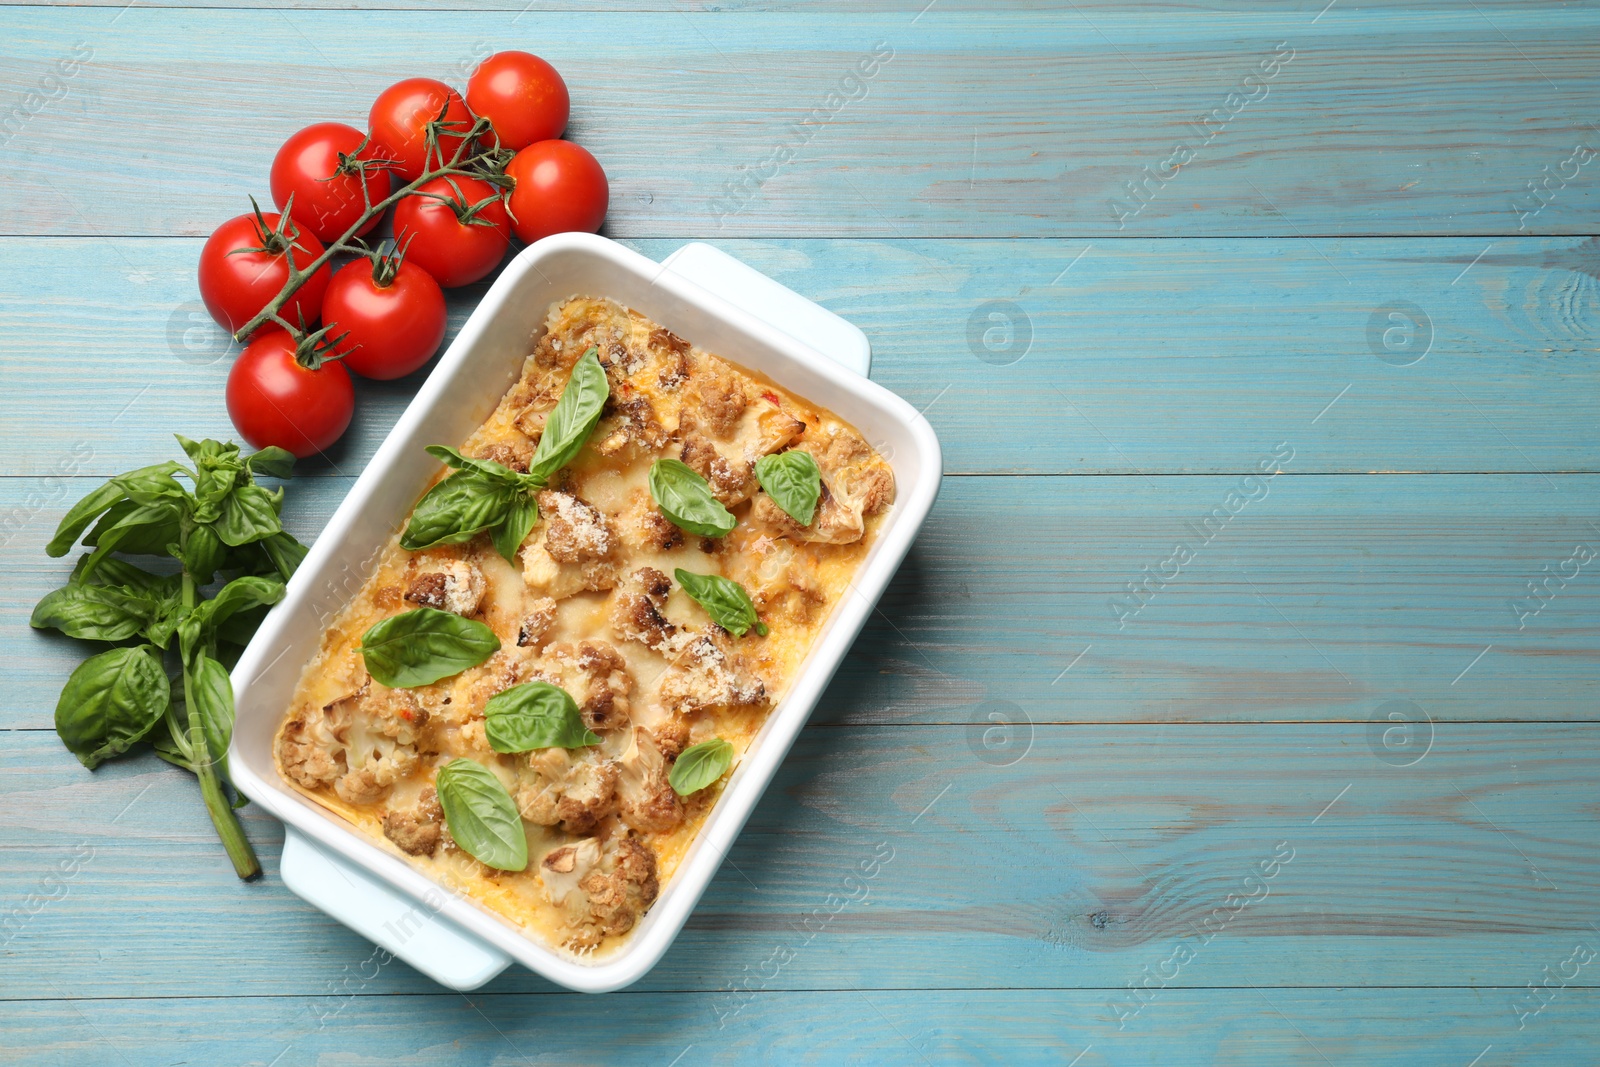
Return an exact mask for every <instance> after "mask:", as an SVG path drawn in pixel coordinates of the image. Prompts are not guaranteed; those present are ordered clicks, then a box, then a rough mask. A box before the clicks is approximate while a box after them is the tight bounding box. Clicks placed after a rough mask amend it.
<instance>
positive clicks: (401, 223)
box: [394, 178, 511, 289]
mask: <svg viewBox="0 0 1600 1067" xmlns="http://www.w3.org/2000/svg"><path fill="white" fill-rule="evenodd" d="M394 234H395V240H396V241H398V242H400V243H401V244H402V245H404V246H405V247H406V255H407V256H408V258H409V259H410V260H411V262H412V263H415V264H416V265H417V266H419V267H421V268H422V269H423V270H425V271H427V272H428V273H429V274H431V275H433V277H434V280H436V281H437V282H438V283H439V284H440V285H442V286H444V287H445V288H446V289H451V288H454V287H455V286H458V285H467V284H469V283H471V282H475V281H477V280H478V279H479V278H482V277H483V276H484V275H485V274H488V273H489V272H490V271H492V270H494V268H495V267H496V266H498V265H499V263H500V259H501V257H502V256H504V255H505V254H506V249H507V248H508V247H510V244H511V220H510V219H509V218H508V217H507V216H506V205H505V200H504V199H502V198H501V196H500V191H499V190H498V189H496V188H495V187H494V186H492V185H490V184H489V183H488V182H485V181H479V180H478V179H477V178H435V179H434V180H433V181H431V182H428V183H426V184H424V185H422V186H421V187H419V188H418V189H417V191H416V192H414V193H412V194H411V195H410V196H407V197H405V198H404V199H402V200H401V201H400V202H399V203H398V204H396V205H395V206H394Z"/></svg>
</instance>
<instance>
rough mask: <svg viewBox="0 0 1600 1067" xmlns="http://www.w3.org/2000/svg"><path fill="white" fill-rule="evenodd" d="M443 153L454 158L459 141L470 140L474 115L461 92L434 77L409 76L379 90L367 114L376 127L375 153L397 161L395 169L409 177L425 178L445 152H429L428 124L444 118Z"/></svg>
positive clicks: (370, 124) (370, 125)
mask: <svg viewBox="0 0 1600 1067" xmlns="http://www.w3.org/2000/svg"><path fill="white" fill-rule="evenodd" d="M441 110H442V111H443V112H444V118H443V120H442V127H441V128H440V129H439V152H440V153H442V155H443V159H444V160H445V161H446V162H448V161H449V159H450V157H451V156H452V155H453V154H454V153H455V150H456V146H457V145H459V144H460V143H461V142H462V141H464V140H466V135H467V131H468V130H470V129H471V128H472V114H471V113H470V112H468V111H467V105H466V104H465V103H464V102H463V101H462V99H461V97H460V95H458V94H457V93H456V91H455V90H454V89H452V88H450V87H449V86H448V85H446V84H445V83H444V82H441V81H434V80H433V79H432V78H407V79H406V80H405V81H403V82H396V83H395V84H393V85H391V86H389V88H387V89H385V90H384V91H383V92H381V93H379V94H378V99H376V100H374V101H373V102H372V112H371V114H369V115H368V116H367V129H369V130H371V131H372V144H373V150H374V153H375V154H376V155H378V156H381V157H382V158H384V159H390V160H393V161H394V171H395V173H396V174H398V175H400V177H402V178H404V179H405V180H406V181H408V182H414V181H416V180H417V179H418V178H420V177H422V172H423V171H424V170H425V169H427V166H428V164H429V163H430V162H431V163H432V164H433V165H434V166H438V165H439V162H440V156H439V155H437V154H436V155H434V156H433V157H432V158H431V159H430V158H429V156H428V154H427V131H428V124H429V123H431V122H433V121H435V120H436V119H439V113H440V111H441Z"/></svg>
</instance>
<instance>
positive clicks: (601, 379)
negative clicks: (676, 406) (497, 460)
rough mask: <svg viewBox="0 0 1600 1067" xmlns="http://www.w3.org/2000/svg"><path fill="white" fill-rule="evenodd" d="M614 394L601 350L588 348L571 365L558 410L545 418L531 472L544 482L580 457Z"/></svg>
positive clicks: (532, 475)
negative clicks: (579, 454)
mask: <svg viewBox="0 0 1600 1067" xmlns="http://www.w3.org/2000/svg"><path fill="white" fill-rule="evenodd" d="M610 396H611V383H610V382H608V381H607V380H606V371H605V368H604V367H602V366H600V354H599V351H598V350H596V349H593V348H591V349H589V351H587V352H585V353H584V354H583V355H582V356H581V357H579V359H578V362H577V363H575V364H573V366H572V376H571V377H570V378H568V379H567V385H566V388H564V389H562V390H561V399H560V400H558V401H556V406H555V410H554V411H552V412H550V416H549V417H548V418H547V419H545V420H544V433H543V434H541V435H540V436H539V447H538V448H536V449H535V450H534V453H533V459H531V460H530V461H529V462H528V476H529V477H530V478H538V479H540V481H541V482H547V481H549V480H550V476H551V475H553V474H555V472H556V471H558V470H560V469H561V468H562V467H565V466H566V465H567V464H568V463H571V462H572V461H573V460H574V459H576V458H577V457H578V453H579V452H580V451H582V449H583V444H584V442H585V441H587V440H589V434H591V433H593V432H594V425H595V423H597V422H599V421H600V412H601V411H602V410H604V408H605V406H606V400H607V399H608V398H609V397H610Z"/></svg>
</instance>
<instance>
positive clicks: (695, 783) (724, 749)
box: [667, 737, 733, 797]
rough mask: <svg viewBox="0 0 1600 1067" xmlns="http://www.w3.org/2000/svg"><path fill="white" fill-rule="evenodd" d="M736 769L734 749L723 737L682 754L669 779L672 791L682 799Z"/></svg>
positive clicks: (714, 738) (675, 763)
mask: <svg viewBox="0 0 1600 1067" xmlns="http://www.w3.org/2000/svg"><path fill="white" fill-rule="evenodd" d="M732 765H733V745H732V743H730V742H728V741H724V740H723V739H722V738H720V737H713V738H712V739H711V740H709V741H702V742H700V743H699V744H698V745H690V746H689V747H688V748H686V749H684V750H683V751H682V752H680V753H679V754H678V759H677V761H676V762H674V763H673V765H672V771H671V772H670V773H669V774H668V775H667V782H668V784H670V785H671V786H672V791H673V792H674V793H676V794H678V795H679V796H680V797H686V796H688V795H689V794H690V793H698V792H700V790H702V789H704V788H705V787H706V786H708V785H710V784H712V783H713V782H715V781H716V780H717V779H718V778H721V777H722V776H723V775H724V774H727V773H728V768H729V767H730V766H732Z"/></svg>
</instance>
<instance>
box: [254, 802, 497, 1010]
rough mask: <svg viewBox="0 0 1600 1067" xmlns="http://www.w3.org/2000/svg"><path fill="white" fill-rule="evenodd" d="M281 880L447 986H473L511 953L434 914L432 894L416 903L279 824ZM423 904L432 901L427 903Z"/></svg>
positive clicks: (488, 976) (440, 901)
mask: <svg viewBox="0 0 1600 1067" xmlns="http://www.w3.org/2000/svg"><path fill="white" fill-rule="evenodd" d="M283 829H284V839H283V866H282V869H281V874H282V877H283V884H284V885H286V886H288V887H289V888H290V889H291V890H292V891H293V892H294V893H295V895H296V896H298V897H300V898H301V899H303V900H305V901H307V902H308V903H310V904H312V905H314V906H316V907H318V908H321V909H322V910H323V911H325V912H327V913H328V914H329V915H331V916H333V917H334V918H335V919H338V920H339V921H340V922H342V923H344V924H345V925H346V926H348V927H349V928H350V929H352V930H354V931H355V932H356V933H358V934H360V935H361V936H362V937H365V938H366V939H367V940H369V941H371V942H373V943H374V944H376V945H378V946H380V947H381V948H383V949H384V950H385V951H387V952H389V953H391V954H392V955H394V956H398V957H399V958H400V959H403V960H405V961H406V962H407V963H409V964H411V966H413V967H415V968H416V969H417V970H419V971H421V972H422V973H423V974H425V975H427V976H428V977H429V978H432V979H433V980H434V981H435V982H438V983H439V984H440V985H443V986H448V987H449V988H451V989H458V990H462V991H465V990H469V989H477V988H478V987H479V986H481V985H483V984H484V983H485V982H487V981H488V980H489V979H491V978H493V977H494V976H495V975H497V974H499V973H500V972H501V971H503V970H505V969H506V968H507V967H508V966H510V965H511V957H510V956H507V955H506V954H505V953H504V952H501V951H500V950H499V949H497V948H493V947H491V946H490V945H487V944H485V943H484V942H483V941H481V940H479V939H478V938H476V937H474V936H473V935H471V934H469V933H467V932H466V931H465V930H462V929H461V928H460V927H459V926H457V925H456V924H455V923H453V922H451V921H450V920H448V919H446V918H444V917H443V916H441V915H439V914H437V912H438V907H439V906H440V905H442V904H443V903H444V896H443V892H444V891H443V890H431V891H430V892H432V893H437V894H439V896H438V897H437V899H436V900H434V901H432V902H430V901H429V900H428V899H427V898H424V899H423V901H421V902H419V901H416V900H413V899H412V898H410V897H408V896H403V895H401V894H400V893H398V892H396V891H395V890H393V889H391V888H389V887H388V886H387V885H385V884H384V883H382V882H380V881H378V880H377V879H376V878H374V877H372V875H370V874H368V873H367V872H365V871H363V870H361V869H360V868H359V867H356V866H354V865H353V864H350V863H347V862H346V861H345V860H343V859H341V858H340V857H338V856H335V855H333V854H332V853H330V852H328V851H326V850H325V849H323V848H321V847H320V846H318V845H316V844H315V843H313V842H312V841H311V840H309V839H308V838H307V837H305V835H303V834H301V833H299V832H298V831H297V830H295V828H294V827H292V826H287V825H286V826H285V827H284V828H283ZM430 903H431V904H432V905H433V906H430Z"/></svg>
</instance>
